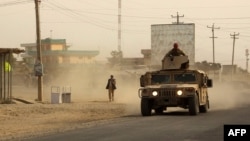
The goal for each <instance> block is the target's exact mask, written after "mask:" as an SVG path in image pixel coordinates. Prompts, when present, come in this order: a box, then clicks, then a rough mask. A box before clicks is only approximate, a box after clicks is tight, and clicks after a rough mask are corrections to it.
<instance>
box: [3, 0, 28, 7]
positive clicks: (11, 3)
mask: <svg viewBox="0 0 250 141" xmlns="http://www.w3.org/2000/svg"><path fill="white" fill-rule="evenodd" d="M31 2H33V0H16V1H12V2H6V3H2V4H0V7H6V6H12V5H18V4H24V3H31Z"/></svg>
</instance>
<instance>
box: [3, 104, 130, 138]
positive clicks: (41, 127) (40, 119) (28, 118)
mask: <svg viewBox="0 0 250 141" xmlns="http://www.w3.org/2000/svg"><path fill="white" fill-rule="evenodd" d="M125 114H126V112H125V105H124V104H120V103H109V102H105V101H104V102H81V103H80V102H79V103H63V104H41V103H35V104H2V105H1V106H0V125H1V128H0V140H3V141H4V140H19V139H20V140H21V139H22V138H27V137H33V136H37V135H44V134H50V133H56V132H65V131H67V130H72V129H76V128H80V127H85V126H91V125H94V124H97V123H98V122H100V121H105V120H110V119H113V118H117V117H121V116H124V115H125Z"/></svg>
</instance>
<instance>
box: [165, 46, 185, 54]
mask: <svg viewBox="0 0 250 141" xmlns="http://www.w3.org/2000/svg"><path fill="white" fill-rule="evenodd" d="M166 56H168V57H172V56H186V54H185V53H184V52H183V51H182V50H181V49H179V47H178V44H177V43H174V47H173V49H171V50H170V51H169V52H168V53H167V54H166Z"/></svg>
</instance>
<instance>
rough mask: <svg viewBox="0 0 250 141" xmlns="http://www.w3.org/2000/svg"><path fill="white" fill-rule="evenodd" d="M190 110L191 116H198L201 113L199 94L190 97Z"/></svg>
mask: <svg viewBox="0 0 250 141" xmlns="http://www.w3.org/2000/svg"><path fill="white" fill-rule="evenodd" d="M188 109H189V114H190V115H197V114H198V112H199V105H198V96H197V94H195V95H194V97H190V98H189V101H188Z"/></svg>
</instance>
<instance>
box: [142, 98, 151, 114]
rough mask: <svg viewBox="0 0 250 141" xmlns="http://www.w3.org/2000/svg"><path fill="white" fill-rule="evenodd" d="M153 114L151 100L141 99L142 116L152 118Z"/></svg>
mask: <svg viewBox="0 0 250 141" xmlns="http://www.w3.org/2000/svg"><path fill="white" fill-rule="evenodd" d="M151 112H152V103H151V101H150V100H149V99H146V98H142V99H141V114H142V115H143V116H151Z"/></svg>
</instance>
